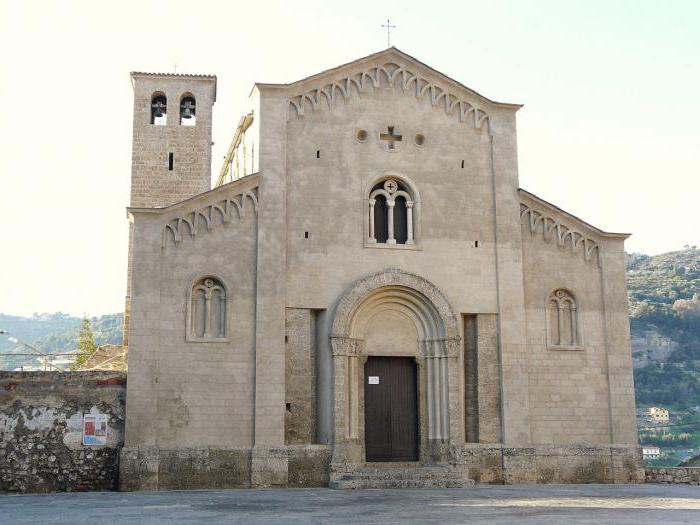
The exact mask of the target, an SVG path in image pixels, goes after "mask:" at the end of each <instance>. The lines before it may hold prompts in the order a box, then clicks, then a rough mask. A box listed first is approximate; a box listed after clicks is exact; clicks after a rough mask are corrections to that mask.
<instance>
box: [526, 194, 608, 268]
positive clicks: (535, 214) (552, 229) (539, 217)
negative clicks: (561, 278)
mask: <svg viewBox="0 0 700 525" xmlns="http://www.w3.org/2000/svg"><path fill="white" fill-rule="evenodd" d="M520 219H521V220H524V221H527V224H528V226H529V228H530V234H532V235H536V234H542V236H543V238H544V240H545V241H547V242H550V241H554V242H556V243H557V246H559V247H562V248H563V247H569V248H570V249H571V251H572V252H575V251H576V250H577V249H579V248H580V249H581V250H582V252H583V255H584V257H585V259H586V260H587V261H591V260H593V259H595V260H596V261H598V265H600V246H599V244H598V242H597V241H596V240H595V239H592V238H591V237H588V236H587V235H585V234H583V233H581V232H579V231H577V230H574V229H573V228H571V227H569V226H567V225H565V224H562V223H561V222H560V221H558V220H557V219H555V218H554V217H551V216H549V215H545V214H544V213H542V212H540V211H538V210H535V209H533V208H531V207H529V206H528V205H526V204H523V203H521V204H520Z"/></svg>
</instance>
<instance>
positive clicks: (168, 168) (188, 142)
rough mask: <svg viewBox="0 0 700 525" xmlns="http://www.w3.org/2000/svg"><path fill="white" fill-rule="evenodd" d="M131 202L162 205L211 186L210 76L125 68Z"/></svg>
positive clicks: (142, 205)
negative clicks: (129, 98)
mask: <svg viewBox="0 0 700 525" xmlns="http://www.w3.org/2000/svg"><path fill="white" fill-rule="evenodd" d="M131 82H132V85H133V88H134V128H133V142H132V156H131V203H130V204H131V206H133V207H137V208H162V207H165V206H169V205H170V204H174V203H176V202H180V201H182V200H184V199H188V198H190V197H192V196H194V195H197V194H199V193H202V192H204V191H208V190H209V189H211V128H212V108H213V106H214V102H215V101H216V77H215V76H210V75H184V74H166V73H138V72H133V73H131Z"/></svg>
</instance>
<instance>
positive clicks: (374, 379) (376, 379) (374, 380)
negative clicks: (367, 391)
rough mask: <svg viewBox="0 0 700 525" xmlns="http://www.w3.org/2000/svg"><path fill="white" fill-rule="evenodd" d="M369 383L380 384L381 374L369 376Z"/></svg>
mask: <svg viewBox="0 0 700 525" xmlns="http://www.w3.org/2000/svg"><path fill="white" fill-rule="evenodd" d="M369 384H370V385H378V384H379V376H369Z"/></svg>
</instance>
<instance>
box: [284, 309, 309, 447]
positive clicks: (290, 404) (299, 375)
mask: <svg viewBox="0 0 700 525" xmlns="http://www.w3.org/2000/svg"><path fill="white" fill-rule="evenodd" d="M315 322H316V316H315V315H314V311H313V310H307V309H303V308H287V311H286V325H287V329H286V335H285V343H286V344H285V350H286V351H285V391H286V396H285V397H286V413H285V417H284V438H285V443H286V444H288V445H301V444H307V445H310V444H314V443H315V442H316V340H315V335H316V328H315Z"/></svg>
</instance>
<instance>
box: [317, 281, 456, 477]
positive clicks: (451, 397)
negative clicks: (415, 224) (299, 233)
mask: <svg viewBox="0 0 700 525" xmlns="http://www.w3.org/2000/svg"><path fill="white" fill-rule="evenodd" d="M387 315H388V316H392V315H393V316H396V317H400V318H402V319H403V320H404V322H406V323H409V324H411V325H413V327H415V331H413V330H412V329H411V330H410V332H411V333H412V334H413V335H412V336H413V337H417V341H416V344H415V345H412V346H410V347H407V348H406V349H404V350H403V351H402V352H399V353H398V354H392V355H400V356H404V357H412V358H413V359H414V360H415V362H416V364H417V368H418V385H417V386H418V399H419V403H418V404H419V419H420V423H419V428H420V446H419V458H420V460H421V461H423V462H434V461H442V460H446V459H447V458H446V455H447V449H448V447H446V446H445V445H448V444H449V442H450V441H451V440H456V439H458V438H459V437H460V436H461V432H460V421H461V410H462V409H461V406H462V403H461V399H460V396H459V389H460V386H459V385H460V375H459V374H460V372H459V349H460V348H461V338H460V332H459V326H458V322H457V316H456V315H455V314H454V311H453V309H452V307H451V306H450V304H449V303H448V301H447V299H446V298H445V296H444V295H443V293H442V292H441V291H440V290H439V289H438V288H437V287H436V286H435V285H434V284H433V283H431V282H430V281H428V280H427V279H424V278H422V277H420V276H418V275H415V274H412V273H408V272H404V271H401V270H398V269H389V270H385V271H382V272H378V273H376V274H373V275H369V276H367V277H365V278H363V279H360V280H359V281H357V282H356V283H354V284H353V286H351V287H350V288H349V289H348V290H347V291H346V293H345V294H344V295H343V297H342V298H341V299H340V301H339V303H338V306H337V308H336V311H335V316H334V319H333V327H332V332H331V347H332V350H333V360H334V384H335V388H334V407H335V410H334V435H335V438H334V447H333V464H334V465H335V467H336V468H343V469H347V467H348V466H349V465H360V464H362V463H364V461H365V448H364V445H365V440H364V438H365V432H364V394H363V385H364V382H365V378H364V368H365V367H364V364H365V362H366V361H367V357H368V356H370V355H372V356H377V355H387V354H384V353H382V352H381V351H380V352H379V353H377V351H374V350H373V349H372V348H368V347H367V340H366V336H367V335H368V334H367V331H368V326H370V325H372V324H373V323H372V320H373V319H377V318H378V317H381V316H387ZM341 465H342V467H341Z"/></svg>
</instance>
